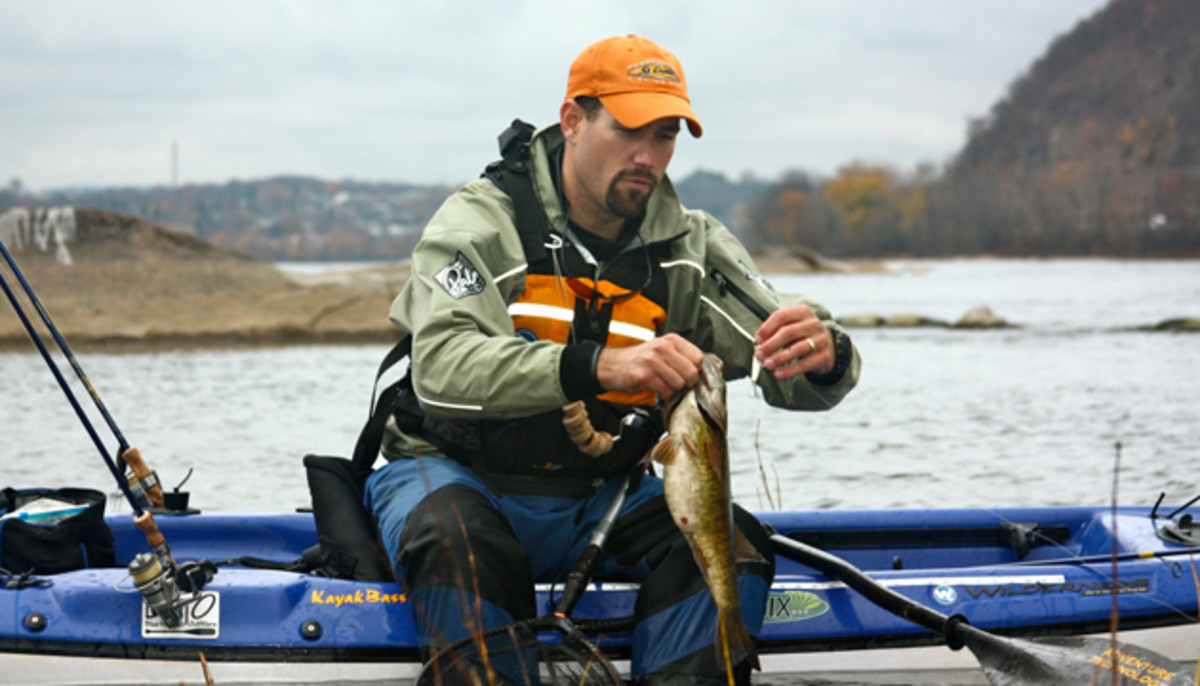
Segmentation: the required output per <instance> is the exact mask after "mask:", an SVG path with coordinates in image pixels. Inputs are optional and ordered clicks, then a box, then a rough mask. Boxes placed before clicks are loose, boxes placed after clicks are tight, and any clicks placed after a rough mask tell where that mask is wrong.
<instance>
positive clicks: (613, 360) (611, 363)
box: [596, 333, 704, 401]
mask: <svg viewBox="0 0 1200 686" xmlns="http://www.w3.org/2000/svg"><path fill="white" fill-rule="evenodd" d="M703 362H704V353H703V352H701V351H700V349H699V348H697V347H696V346H694V345H692V344H691V343H689V342H688V341H687V340H686V339H684V338H683V337H682V336H680V335H678V334H673V333H671V334H667V335H666V336H663V337H661V338H655V339H653V340H650V341H647V342H645V343H641V344H638V345H634V346H630V347H627V348H613V347H605V348H604V349H603V350H601V351H600V358H599V359H598V360H597V361H596V378H597V380H599V381H600V385H601V386H603V387H604V390H606V391H622V392H625V393H638V392H641V391H652V392H654V393H655V394H657V395H658V398H659V400H662V401H666V400H668V399H670V398H671V396H673V395H675V394H676V393H678V392H680V391H682V390H683V389H685V388H688V387H690V386H692V385H693V384H695V383H696V381H697V380H698V379H699V378H700V365H701V363H703Z"/></svg>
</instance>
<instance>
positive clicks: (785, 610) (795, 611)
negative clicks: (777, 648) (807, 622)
mask: <svg viewBox="0 0 1200 686" xmlns="http://www.w3.org/2000/svg"><path fill="white" fill-rule="evenodd" d="M826 612H829V603H827V602H825V601H824V600H822V599H821V597H820V596H818V595H816V594H815V593H809V592H808V591H771V594H770V595H768V596H767V612H766V614H765V615H764V616H763V622H764V623H766V624H778V623H780V622H798V621H801V620H804V619H812V618H813V617H819V616H821V615H823V614H825V613H826Z"/></svg>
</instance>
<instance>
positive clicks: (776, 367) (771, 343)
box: [754, 305, 835, 379]
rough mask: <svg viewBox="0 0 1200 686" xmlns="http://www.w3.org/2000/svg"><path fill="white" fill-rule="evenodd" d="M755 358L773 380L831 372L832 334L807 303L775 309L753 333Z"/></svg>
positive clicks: (833, 355) (832, 357)
mask: <svg viewBox="0 0 1200 686" xmlns="http://www.w3.org/2000/svg"><path fill="white" fill-rule="evenodd" d="M754 344H755V349H754V357H755V359H757V360H758V361H759V362H761V363H762V366H764V367H766V368H767V369H769V370H771V371H773V372H774V373H775V378H776V379H790V378H792V377H793V376H796V375H797V374H807V373H809V372H813V373H815V374H827V373H829V372H831V371H833V363H834V359H835V351H834V349H833V334H832V333H830V332H829V329H828V328H826V327H825V324H823V323H822V322H821V320H820V319H817V315H816V314H814V313H813V311H812V309H811V308H809V307H808V306H807V305H796V306H794V307H785V308H783V309H781V310H775V311H774V312H772V313H771V316H770V317H768V318H767V320H766V321H765V322H763V323H762V326H760V327H758V331H756V332H755V334H754Z"/></svg>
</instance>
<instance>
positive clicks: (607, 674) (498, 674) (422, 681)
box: [414, 617, 621, 686]
mask: <svg viewBox="0 0 1200 686" xmlns="http://www.w3.org/2000/svg"><path fill="white" fill-rule="evenodd" d="M566 684H574V685H580V684H587V685H588V686H621V677H620V675H619V674H618V673H617V670H616V668H615V667H613V665H612V663H611V662H609V661H608V659H607V658H605V657H604V655H603V654H601V652H600V650H599V649H598V648H597V647H596V646H594V645H592V644H591V643H590V642H588V640H587V639H586V638H585V637H584V635H583V634H582V633H581V632H580V631H579V629H577V628H576V627H575V625H574V624H572V623H571V622H570V621H569V620H567V619H560V618H557V617H543V618H539V619H536V620H532V621H529V622H521V623H517V624H510V625H507V626H502V627H497V628H495V629H492V630H490V631H487V632H484V633H482V634H476V635H473V636H468V637H467V638H464V639H462V640H460V641H458V642H456V643H453V644H451V645H449V646H446V647H445V648H443V649H441V650H440V651H438V652H437V653H436V654H434V656H433V657H432V658H431V659H430V660H429V662H427V663H426V664H425V667H424V668H422V669H421V673H420V674H419V675H417V679H416V681H415V682H414V686H560V685H566Z"/></svg>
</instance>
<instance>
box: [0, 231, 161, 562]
mask: <svg viewBox="0 0 1200 686" xmlns="http://www.w3.org/2000/svg"><path fill="white" fill-rule="evenodd" d="M0 251H3V253H4V256H5V259H6V260H8V262H9V264H10V265H13V266H14V267H15V265H14V263H13V262H12V256H11V255H9V253H8V250H7V249H6V248H5V247H4V243H3V242H0ZM14 273H17V272H16V270H15V269H14ZM0 289H3V291H4V295H5V296H6V297H7V298H8V302H9V304H11V305H12V307H13V310H14V311H15V312H16V313H17V317H18V318H19V319H20V320H21V324H22V325H24V327H25V331H26V333H28V334H29V338H30V340H32V341H33V343H34V345H35V346H37V349H38V352H40V353H41V354H42V359H44V360H45V361H46V366H48V367H49V368H50V371H51V373H53V374H54V378H55V380H57V381H58V385H59V387H60V388H62V390H63V393H64V394H65V395H66V396H67V400H68V401H69V402H70V403H71V407H72V409H74V410H75V415H76V416H78V417H79V421H80V422H81V423H82V424H83V428H84V429H86V430H87V433H88V436H90V437H91V439H92V443H94V444H95V446H96V449H97V450H98V451H100V456H101V457H102V458H104V463H105V464H106V465H107V466H108V470H109V472H111V473H112V475H113V478H114V479H116V481H117V486H118V487H119V488H120V489H121V493H122V494H123V495H124V496H125V499H126V500H127V501H129V505H130V506H131V507H132V508H133V522H134V524H136V525H137V527H138V529H140V530H141V531H142V533H143V534H144V535H145V536H146V543H147V544H149V545H150V548H151V549H152V550H153V551H154V554H155V555H156V556H158V558H159V559H160V560H162V561H163V564H169V565H170V566H172V567H174V560H173V559H172V558H171V551H170V548H169V547H168V546H167V540H166V538H165V537H164V536H163V535H162V532H161V531H159V530H158V524H157V523H155V521H154V517H153V515H151V513H150V511H149V510H146V509H143V508H142V505H141V503H139V502H138V499H137V498H136V497H135V496H134V494H133V491H132V490H130V488H129V483H128V482H127V481H126V479H125V478H124V476H123V475H122V474H121V470H119V469H118V468H117V465H116V463H115V462H114V461H113V458H112V457H110V456H109V454H108V449H107V448H105V447H104V442H103V441H102V440H100V436H99V434H97V433H96V427H94V426H93V425H92V422H91V420H90V419H88V416H87V413H86V412H84V411H83V407H82V406H81V405H80V404H79V400H78V399H76V397H75V393H74V392H72V391H71V386H70V384H68V383H67V380H66V378H65V377H64V376H63V374H62V372H61V371H60V370H59V368H58V364H57V363H55V362H54V358H53V357H51V355H50V351H49V350H48V349H47V348H46V344H45V343H43V342H42V339H41V337H40V336H38V333H37V329H36V328H35V327H34V325H33V322H32V321H30V320H29V316H28V315H26V314H25V308H23V307H22V306H21V302H20V301H19V300H18V299H17V294H16V293H14V292H13V290H12V288H11V287H9V284H8V279H6V278H4V274H3V273H0ZM89 387H90V384H89Z"/></svg>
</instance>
